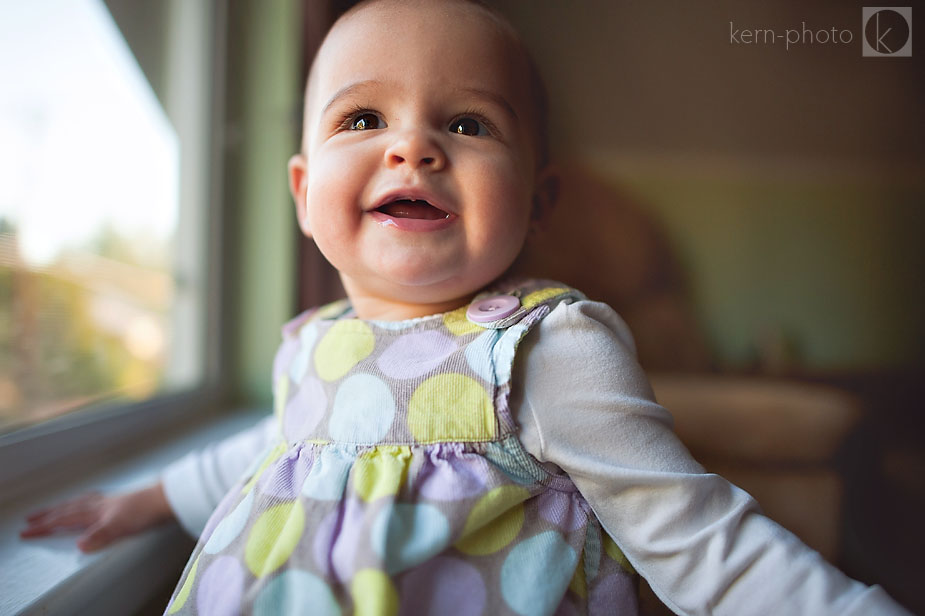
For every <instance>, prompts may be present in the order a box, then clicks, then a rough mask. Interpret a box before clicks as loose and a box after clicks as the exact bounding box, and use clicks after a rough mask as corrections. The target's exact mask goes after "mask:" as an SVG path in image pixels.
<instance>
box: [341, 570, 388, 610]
mask: <svg viewBox="0 0 925 616" xmlns="http://www.w3.org/2000/svg"><path fill="white" fill-rule="evenodd" d="M350 597H351V598H352V599H353V608H354V611H353V613H354V614H355V615H356V616H393V615H394V614H396V613H398V593H397V592H396V591H395V587H394V586H393V585H392V581H391V580H390V579H389V576H387V575H386V574H385V573H384V572H382V571H379V570H377V569H361V570H360V571H357V574H356V575H355V576H353V581H351V582H350Z"/></svg>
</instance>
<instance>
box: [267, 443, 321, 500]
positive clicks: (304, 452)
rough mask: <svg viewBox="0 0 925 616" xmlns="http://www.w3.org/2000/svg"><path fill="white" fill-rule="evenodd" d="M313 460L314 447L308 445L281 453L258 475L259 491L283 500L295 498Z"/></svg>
mask: <svg viewBox="0 0 925 616" xmlns="http://www.w3.org/2000/svg"><path fill="white" fill-rule="evenodd" d="M314 460H315V455H314V449H311V448H309V447H300V448H297V449H293V450H291V451H289V452H287V453H285V454H283V455H282V456H281V457H280V458H279V459H278V460H276V461H275V462H274V463H273V464H271V465H270V468H268V469H267V470H265V471H264V472H263V474H262V475H260V479H258V480H257V485H258V487H259V488H260V491H261V492H262V493H263V494H269V495H272V496H276V497H278V498H281V499H285V500H291V499H293V498H295V497H296V495H297V494H298V493H299V492H300V491H301V490H302V484H303V483H305V478H306V477H308V473H309V472H310V471H311V470H312V463H313V462H314Z"/></svg>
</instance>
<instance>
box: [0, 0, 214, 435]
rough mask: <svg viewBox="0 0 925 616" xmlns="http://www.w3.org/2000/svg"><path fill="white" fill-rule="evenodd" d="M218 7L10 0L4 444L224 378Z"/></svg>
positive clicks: (3, 93)
mask: <svg viewBox="0 0 925 616" xmlns="http://www.w3.org/2000/svg"><path fill="white" fill-rule="evenodd" d="M220 4H221V3H211V2H207V1H204V0H203V1H164V2H156V3H152V2H147V1H146V0H108V1H107V2H106V3H104V2H102V1H101V0H36V1H35V2H6V3H3V4H2V5H0V82H2V83H3V84H4V87H3V88H0V433H6V437H10V435H13V434H19V433H21V432H24V431H28V430H29V429H36V428H37V427H38V426H40V425H44V426H45V427H46V428H47V426H48V425H53V424H55V422H57V421H60V420H61V419H62V418H67V417H69V416H70V417H75V416H79V417H80V421H83V422H85V421H88V420H92V419H93V417H92V416H93V415H106V414H110V415H112V414H118V413H122V412H123V411H124V410H125V409H131V410H137V411H138V412H139V413H143V412H145V411H144V409H145V408H146V406H145V405H139V404H138V403H140V402H141V401H148V402H149V403H150V402H151V401H156V400H158V399H160V398H163V397H164V396H165V395H172V396H174V397H176V396H177V395H180V394H184V393H185V394H187V395H189V394H197V395H198V394H203V393H204V392H206V391H207V390H209V389H210V388H211V387H212V386H214V384H215V382H216V375H217V371H218V368H217V364H216V361H217V360H216V358H217V357H218V355H219V353H217V352H216V349H215V345H216V339H217V336H216V334H215V323H214V319H213V318H212V316H213V313H212V311H213V310H214V309H215V306H214V305H210V303H209V302H210V301H211V302H213V304H214V302H215V298H216V295H217V293H216V290H217V288H218V286H217V285H218V283H217V280H218V270H217V268H215V267H211V268H210V267H209V263H210V256H211V255H214V254H216V250H217V241H216V240H217V237H218V233H217V232H216V230H215V229H214V228H210V225H213V226H214V223H213V222H212V221H213V220H214V219H215V218H217V217H215V216H213V214H214V212H211V213H210V208H211V207H212V206H211V205H210V197H211V198H213V199H214V198H215V197H216V195H215V194H212V191H211V190H210V187H211V186H212V185H213V184H214V182H213V180H214V174H213V163H212V161H213V160H214V159H215V157H213V156H212V152H211V135H212V134H213V127H214V126H215V125H216V122H217V120H216V118H217V117H218V115H219V114H217V113H215V112H214V110H213V109H212V101H213V96H212V94H213V90H214V89H215V88H216V86H217V85H219V84H218V83H217V82H216V80H217V79H219V78H220V74H221V72H220V71H219V70H217V66H216V65H215V58H217V57H218V54H215V53H214V49H215V47H216V45H215V41H216V37H217V35H218V34H220V28H219V27H218V25H217V24H219V23H220V20H219V19H218V17H219V15H218V13H219V12H220V10H219V8H218V6H219V5H220ZM217 261H218V260H217V259H212V262H213V265H214V264H215V262H217ZM210 328H211V329H210ZM148 406H150V404H148ZM117 412H118V413H117ZM30 426H31V428H30ZM2 444H3V443H0V445H2Z"/></svg>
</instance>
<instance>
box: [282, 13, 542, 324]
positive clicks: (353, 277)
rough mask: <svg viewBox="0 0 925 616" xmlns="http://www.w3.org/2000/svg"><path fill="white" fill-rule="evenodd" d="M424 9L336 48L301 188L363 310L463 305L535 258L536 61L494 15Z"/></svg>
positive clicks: (340, 37)
mask: <svg viewBox="0 0 925 616" xmlns="http://www.w3.org/2000/svg"><path fill="white" fill-rule="evenodd" d="M416 4H417V3H414V4H411V3H407V2H385V3H379V4H375V5H372V6H370V7H367V8H365V9H363V10H361V11H360V12H359V13H356V14H354V15H352V16H351V17H349V18H348V19H347V20H346V21H342V22H341V23H339V24H338V25H337V26H336V27H335V29H334V30H333V31H332V33H331V34H330V35H329V37H328V39H327V40H326V42H325V44H324V45H323V47H322V49H321V51H320V52H319V57H318V59H317V60H316V64H315V67H314V71H313V76H312V80H311V82H310V86H309V92H308V95H307V96H308V98H307V101H306V114H305V139H304V144H303V154H302V155H298V156H296V157H294V158H293V160H292V161H291V163H290V176H291V180H292V188H293V192H294V194H295V197H296V202H297V205H298V209H299V221H300V224H301V226H302V229H303V231H304V232H305V233H306V234H307V235H309V236H311V237H313V238H314V240H315V242H316V243H317V245H318V247H319V249H320V250H321V252H322V253H323V254H324V256H325V257H326V258H327V259H328V260H329V261H330V262H331V263H332V264H333V265H334V266H335V267H336V268H337V269H338V271H339V272H340V274H341V278H342V280H343V282H344V286H345V288H346V290H347V292H348V294H350V295H351V297H355V296H358V295H363V296H367V297H376V298H380V299H385V300H388V301H393V302H395V301H397V302H406V303H410V304H436V303H441V302H442V303H446V302H448V301H453V300H457V299H458V300H460V303H462V302H464V301H465V300H466V299H467V298H468V296H470V295H471V294H472V293H474V292H475V291H477V290H478V289H479V288H481V287H482V286H484V285H485V284H487V283H489V282H491V281H492V280H494V279H495V278H497V277H498V276H499V275H500V274H502V273H503V272H504V271H505V270H506V269H507V268H508V266H510V264H511V263H512V262H513V260H514V259H515V257H516V256H517V254H518V253H519V251H520V249H521V247H522V245H523V242H524V239H525V237H526V234H527V231H528V227H529V226H530V218H531V209H532V202H533V196H534V184H535V181H536V177H537V173H536V157H535V154H534V152H535V135H536V132H537V131H536V126H535V123H536V122H537V121H538V120H537V118H536V117H535V112H534V110H533V107H532V105H531V104H530V98H529V97H530V89H529V82H528V78H527V75H528V71H527V65H526V60H525V58H524V57H523V56H522V54H521V53H520V52H519V50H518V49H517V48H516V46H515V45H514V43H512V42H511V41H510V39H509V38H508V37H506V36H504V35H502V34H501V31H500V30H499V29H498V26H497V25H496V24H495V23H494V22H493V21H492V20H491V19H490V18H489V17H488V16H486V15H484V14H483V13H482V12H481V11H480V10H478V9H475V8H473V7H471V6H469V7H467V6H463V5H460V4H457V3H453V2H449V3H434V2H426V3H422V4H421V5H420V6H416ZM361 316H364V315H361ZM369 318H375V317H374V316H370V317H369Z"/></svg>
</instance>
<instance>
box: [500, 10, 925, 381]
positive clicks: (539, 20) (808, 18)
mask: <svg viewBox="0 0 925 616" xmlns="http://www.w3.org/2000/svg"><path fill="white" fill-rule="evenodd" d="M497 4H498V5H499V7H500V8H501V9H502V11H503V12H504V13H506V14H507V15H509V16H510V18H511V19H512V21H514V22H515V24H516V25H517V27H518V29H519V30H520V31H521V32H522V34H523V37H524V39H525V41H526V43H527V44H528V46H529V47H531V48H532V49H533V51H534V53H535V55H536V57H537V60H538V63H539V64H540V66H541V69H542V70H543V72H544V75H545V77H546V79H547V81H548V85H549V89H550V98H551V104H552V110H553V118H552V122H553V127H552V132H553V147H554V152H555V153H556V154H558V157H559V158H560V159H564V160H569V161H574V160H578V161H582V163H584V164H585V165H587V166H588V167H590V168H592V169H593V170H594V171H595V172H596V173H597V175H599V176H600V177H602V178H603V180H604V181H605V182H607V183H609V184H612V185H613V186H616V187H619V188H621V189H623V190H628V191H629V192H630V193H631V194H633V195H634V196H635V197H636V198H637V199H638V200H639V201H640V203H641V204H642V205H643V206H644V207H646V208H648V209H649V211H650V212H651V213H652V215H653V216H655V217H656V218H657V220H658V222H659V223H660V224H661V225H662V226H663V228H664V230H665V231H666V232H667V233H668V235H669V237H670V238H671V240H672V241H673V243H674V247H675V249H676V250H677V251H678V253H679V256H680V257H681V259H682V262H683V264H684V266H685V269H686V273H687V275H688V277H689V280H690V283H691V287H692V293H693V299H694V303H695V309H696V311H697V316H698V317H699V320H700V322H701V323H702V324H703V327H704V329H705V331H706V332H707V334H708V337H709V340H710V343H711V346H712V347H713V351H714V353H715V355H716V357H717V360H718V363H719V364H720V365H721V366H725V367H731V368H747V367H750V366H752V365H753V364H754V363H755V362H757V361H759V360H760V357H759V355H761V353H763V352H765V353H766V352H769V351H768V349H769V348H772V349H773V348H780V347H784V348H786V349H788V351H787V352H788V353H789V355H790V358H789V361H792V362H793V363H794V364H795V367H796V368H798V369H803V370H806V371H809V372H813V373H832V372H840V371H846V370H850V371H857V370H861V371H866V370H881V369H905V368H908V367H910V366H913V365H915V364H917V363H919V362H922V360H923V359H925V354H923V350H922V345H921V341H922V340H925V325H923V322H922V319H921V315H922V314H923V313H925V294H923V284H922V283H923V280H922V278H923V277H922V271H925V270H923V265H925V258H923V251H922V250H921V248H920V244H921V240H920V238H921V237H922V231H923V227H925V225H923V216H922V209H923V206H925V114H923V113H922V107H923V103H925V81H923V80H922V79H921V75H922V74H923V71H922V69H923V61H922V59H921V58H922V54H921V53H919V54H918V56H915V55H914V56H913V57H912V58H906V59H899V58H863V57H862V56H861V51H860V46H861V44H860V41H861V38H860V37H861V7H860V6H853V5H845V4H843V3H837V2H832V1H825V2H817V3H812V4H811V5H810V4H808V3H798V2H773V3H738V2H732V1H726V2H710V3H687V2H664V1H661V2H657V3H630V2H620V3H615V2H607V1H603V0H582V1H581V2H575V3H565V2H555V1H552V0H542V1H538V2H531V3H529V10H526V9H525V8H524V7H525V3H524V2H519V1H516V0H506V1H502V2H499V3H497ZM918 14H919V15H921V14H922V13H918ZM730 22H732V26H730ZM804 24H805V26H806V28H808V29H809V30H810V31H812V32H818V30H820V29H826V30H829V31H830V30H831V29H832V28H833V27H834V28H836V31H837V32H839V33H841V31H843V30H847V31H849V33H850V36H851V38H852V42H851V43H850V44H840V43H839V44H821V43H819V42H818V41H815V38H816V37H815V36H813V41H814V42H810V40H809V39H808V38H804V40H805V41H807V42H806V43H805V44H799V45H793V46H790V47H789V49H787V48H785V43H784V41H783V40H781V41H779V42H776V43H774V44H751V45H746V44H742V43H735V42H730V33H731V29H732V31H736V30H738V32H739V34H738V35H737V36H736V40H741V31H742V30H743V29H774V30H775V32H776V33H778V34H785V33H786V30H787V29H788V28H794V29H796V30H799V31H801V32H802V30H803V26H804ZM801 36H802V35H801ZM848 36H849V35H848V34H845V35H842V37H843V38H847V37H848ZM615 237H618V230H615Z"/></svg>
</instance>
